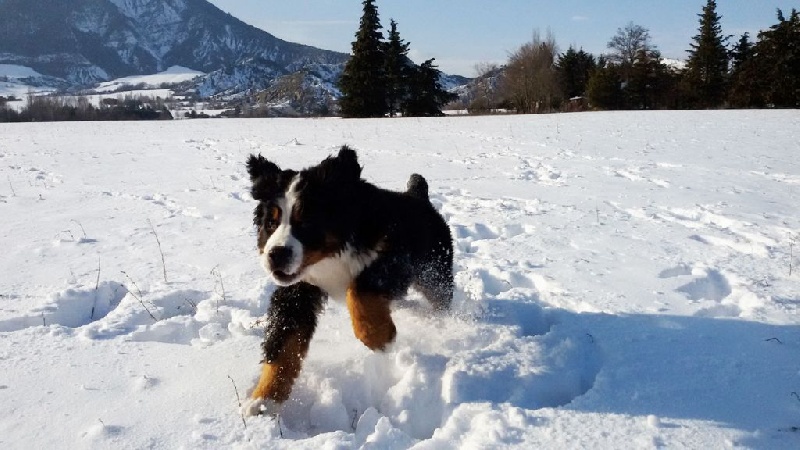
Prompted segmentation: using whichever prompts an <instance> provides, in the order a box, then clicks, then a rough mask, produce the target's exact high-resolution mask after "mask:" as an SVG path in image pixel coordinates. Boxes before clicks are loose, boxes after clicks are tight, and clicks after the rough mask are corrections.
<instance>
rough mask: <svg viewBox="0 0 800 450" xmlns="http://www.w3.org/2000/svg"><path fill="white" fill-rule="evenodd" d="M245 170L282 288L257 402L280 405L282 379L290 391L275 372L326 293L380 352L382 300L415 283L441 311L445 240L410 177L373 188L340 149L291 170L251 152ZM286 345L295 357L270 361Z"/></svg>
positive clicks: (415, 178) (446, 273)
mask: <svg viewBox="0 0 800 450" xmlns="http://www.w3.org/2000/svg"><path fill="white" fill-rule="evenodd" d="M247 170H248V172H249V174H250V179H251V181H252V195H253V198H254V199H256V200H258V202H259V203H258V205H257V206H256V208H255V210H254V217H253V222H254V224H255V226H256V227H257V229H258V239H257V241H258V249H259V253H260V254H261V255H262V256H261V257H262V263H263V265H264V266H265V269H266V270H267V271H268V272H269V273H271V274H272V276H273V278H274V279H275V281H276V282H277V284H279V285H280V286H279V287H278V288H277V289H276V290H275V292H274V294H273V296H272V301H271V304H270V308H269V312H268V315H269V321H268V325H267V328H266V337H265V340H264V343H263V350H264V362H265V371H264V374H262V379H261V381H260V382H259V386H257V388H256V391H254V393H253V397H254V399H255V400H272V401H274V402H275V403H277V404H280V403H281V402H282V401H284V400H285V399H286V398H283V397H285V396H286V395H288V393H285V394H276V393H275V392H277V391H281V392H286V389H285V387H286V383H288V389H289V390H291V383H292V382H293V378H292V379H291V380H285V379H284V378H287V377H291V376H290V375H286V376H282V375H281V374H282V373H288V372H291V371H290V370H288V369H286V368H285V367H283V366H286V365H287V364H288V365H291V366H292V367H294V365H293V364H295V363H296V364H298V365H299V364H300V360H301V359H302V357H303V356H304V354H305V351H306V350H307V348H308V342H309V341H310V340H311V338H312V336H313V333H314V329H315V328H316V323H317V315H318V314H319V313H320V311H321V309H322V305H323V302H324V300H325V298H327V297H328V296H333V297H337V296H338V297H346V300H347V303H348V307H350V308H351V309H350V312H351V317H352V320H353V328H354V331H355V332H356V335H357V336H358V337H359V339H361V340H362V341H363V342H364V343H365V344H366V345H367V346H369V347H370V348H373V349H378V350H382V349H384V348H385V345H387V344H388V343H389V342H391V340H393V339H394V336H395V331H394V324H393V323H392V321H391V318H390V317H389V316H388V314H389V310H388V306H384V302H385V303H386V305H388V302H389V301H391V300H393V299H397V298H400V297H402V296H403V295H405V293H406V291H407V290H408V288H409V287H411V286H414V287H415V288H416V289H417V290H419V291H420V292H421V293H422V294H423V295H424V296H425V297H426V299H427V300H428V301H429V302H430V303H431V304H432V305H433V307H434V308H435V309H437V310H444V309H446V308H448V306H449V305H450V301H451V298H452V294H453V273H452V265H453V241H452V237H451V235H450V230H449V228H448V226H447V224H446V223H445V221H444V219H442V217H441V216H440V215H439V213H438V212H437V211H436V209H435V208H434V207H433V206H432V205H431V203H430V200H429V198H428V185H427V182H426V181H425V179H424V178H423V177H422V176H420V175H417V174H414V175H412V176H411V178H410V179H409V182H408V187H407V190H406V191H405V192H394V191H389V190H385V189H381V188H378V187H376V186H374V185H372V184H370V183H368V182H366V181H364V180H363V179H361V166H360V165H359V163H358V159H357V155H356V152H355V151H353V150H352V149H350V148H348V147H347V146H343V147H342V148H341V149H340V151H339V153H338V155H337V156H335V157H333V156H331V157H328V158H326V159H325V160H323V161H322V162H321V163H320V164H318V165H316V166H313V167H309V168H306V169H304V170H302V171H299V172H298V171H294V170H281V169H280V168H279V167H278V166H277V165H276V164H274V163H272V162H270V161H268V160H266V159H265V158H264V157H262V156H261V155H258V156H255V155H250V157H249V158H248V160H247ZM283 209H287V210H286V211H284V210H283ZM287 214H288V216H287ZM340 299H341V300H345V298H340ZM356 316H358V317H356ZM387 321H388V324H387V323H384V322H387ZM373 322H374V323H373ZM376 330H377V331H376ZM293 339H295V340H296V342H299V345H300V350H299V351H300V352H301V353H302V354H301V355H299V356H298V358H299V359H298V360H297V361H294V360H292V361H290V363H285V362H284V363H280V362H276V361H279V360H281V358H282V357H283V358H284V359H286V358H285V356H286V354H285V353H286V351H288V350H287V349H288V348H289V347H288V344H287V342H288V341H291V340H293ZM384 341H388V342H384ZM292 342H295V341H292ZM292 348H294V347H292ZM292 351H297V350H296V349H295V350H292ZM281 361H282V360H281ZM270 364H275V367H272V368H270V367H267V366H268V365H270ZM268 369H269V370H271V372H270V374H267V372H269V370H268ZM297 370H298V371H299V366H298V369H297ZM293 376H296V374H295V375H293ZM270 377H272V378H270ZM281 383H283V384H282V385H281ZM278 385H281V386H279V387H280V389H279V388H278V387H275V386H278ZM276 390H277V391H276Z"/></svg>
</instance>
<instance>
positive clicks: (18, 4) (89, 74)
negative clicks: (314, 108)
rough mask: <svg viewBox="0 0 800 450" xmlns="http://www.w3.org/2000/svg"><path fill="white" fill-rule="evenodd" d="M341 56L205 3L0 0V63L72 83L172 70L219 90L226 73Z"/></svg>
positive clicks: (286, 68)
mask: <svg viewBox="0 0 800 450" xmlns="http://www.w3.org/2000/svg"><path fill="white" fill-rule="evenodd" d="M347 57H348V56H347V55H346V54H343V53H337V52H332V51H327V50H321V49H317V48H314V47H309V46H305V45H301V44H295V43H290V42H285V41H282V40H280V39H278V38H276V37H275V36H273V35H271V34H269V33H267V32H265V31H263V30H260V29H257V28H255V27H252V26H250V25H247V24H245V23H244V22H242V21H240V20H238V19H236V18H235V17H233V16H231V15H229V14H226V13H225V12H223V11H221V10H219V9H218V8H217V7H215V6H214V5H212V4H211V3H209V2H207V1H205V0H72V1H69V2H65V1H62V0H0V64H14V65H19V66H25V67H30V68H32V69H33V70H35V71H37V72H39V73H41V74H43V75H46V76H51V77H57V78H59V79H62V80H65V81H66V82H67V83H68V84H71V85H76V86H88V85H92V84H94V83H97V82H100V81H107V80H110V79H113V78H119V77H125V76H130V75H142V74H153V73H156V72H160V71H163V70H165V69H167V68H168V67H171V66H182V67H187V68H190V69H193V70H197V71H201V72H204V73H209V72H211V73H215V75H214V77H213V78H214V81H213V83H212V84H222V85H224V84H225V83H224V82H222V81H220V79H221V78H224V75H225V74H240V73H242V72H251V73H255V74H258V75H264V76H272V77H273V78H274V77H277V76H280V75H286V74H289V73H292V72H294V71H296V70H297V69H299V68H302V67H303V66H305V65H307V64H341V63H343V62H344V61H346V60H347ZM254 62H257V64H254Z"/></svg>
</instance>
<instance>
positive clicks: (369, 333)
mask: <svg viewBox="0 0 800 450" xmlns="http://www.w3.org/2000/svg"><path fill="white" fill-rule="evenodd" d="M389 302H390V299H389V298H388V297H387V296H386V295H381V294H378V293H367V292H364V291H359V290H358V288H356V287H355V286H351V287H350V288H349V289H348V290H347V309H348V310H349V311H350V320H352V322H353V332H354V333H355V335H356V337H357V338H358V339H359V340H360V341H361V342H363V343H364V345H366V346H367V347H369V349H370V350H380V351H383V350H386V346H387V345H389V344H390V343H391V342H392V341H394V338H395V336H396V335H397V329H396V328H395V326H394V322H393V321H392V311H391V309H390V308H389Z"/></svg>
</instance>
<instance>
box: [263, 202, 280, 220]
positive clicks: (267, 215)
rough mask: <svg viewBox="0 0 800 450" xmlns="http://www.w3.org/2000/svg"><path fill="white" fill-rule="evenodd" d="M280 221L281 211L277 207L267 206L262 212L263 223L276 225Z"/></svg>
mask: <svg viewBox="0 0 800 450" xmlns="http://www.w3.org/2000/svg"><path fill="white" fill-rule="evenodd" d="M280 221H281V209H280V208H279V207H278V206H277V205H267V207H266V208H265V210H264V223H278V222H280Z"/></svg>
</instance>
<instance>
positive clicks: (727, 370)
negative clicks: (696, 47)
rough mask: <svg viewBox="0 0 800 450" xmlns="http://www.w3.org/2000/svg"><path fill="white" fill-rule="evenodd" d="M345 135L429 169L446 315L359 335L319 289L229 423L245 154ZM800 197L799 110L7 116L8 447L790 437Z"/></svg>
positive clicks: (252, 317) (0, 297)
mask: <svg viewBox="0 0 800 450" xmlns="http://www.w3.org/2000/svg"><path fill="white" fill-rule="evenodd" d="M344 143H347V144H350V145H352V146H353V147H355V148H356V149H358V150H359V152H360V158H361V163H362V164H363V166H364V176H365V177H366V178H367V179H368V180H370V181H372V182H374V183H376V184H378V185H381V186H384V187H389V188H394V189H402V188H403V187H404V186H405V182H406V180H407V178H408V176H409V174H411V173H412V172H419V173H422V174H424V175H425V176H426V177H427V179H428V181H429V183H430V185H431V197H432V200H433V202H434V204H435V205H436V206H437V208H438V209H439V210H440V211H441V213H442V214H443V215H444V216H445V218H446V219H447V221H448V223H449V224H450V226H451V229H452V233H453V236H454V238H455V242H456V263H455V268H454V270H455V274H456V281H457V294H456V300H455V304H454V308H453V311H452V313H451V314H449V315H447V316H445V317H436V316H432V315H431V314H429V310H428V308H427V305H426V304H425V303H424V302H418V301H417V300H419V297H418V295H417V294H415V293H413V292H412V293H410V294H409V296H408V299H407V300H406V301H403V302H400V303H399V304H397V305H396V308H395V310H394V313H393V314H394V317H395V320H396V323H397V325H398V332H399V335H398V339H397V342H396V344H395V345H394V347H393V348H392V350H391V351H390V352H388V353H386V354H374V353H371V352H370V351H369V350H367V349H366V348H365V347H364V346H363V345H362V344H361V343H360V342H359V341H357V340H356V339H355V337H354V336H353V334H352V331H351V329H350V321H349V319H348V317H347V311H346V308H345V307H343V306H342V305H339V304H337V303H335V302H330V303H329V304H328V305H327V307H326V310H325V312H324V315H323V317H322V318H321V323H320V326H319V328H318V331H317V334H316V337H315V339H314V341H313V342H312V344H311V350H310V353H309V356H308V358H307V360H306V363H305V367H304V371H303V373H302V375H301V376H300V378H299V380H298V382H297V384H296V385H295V389H294V391H293V393H292V396H291V400H290V401H289V402H287V404H286V405H285V408H284V411H283V413H282V415H281V416H280V420H279V421H278V420H275V419H274V418H271V417H255V418H247V420H246V421H245V422H243V419H242V417H241V416H240V415H239V409H238V406H237V394H236V391H235V389H234V386H235V387H236V388H237V389H238V394H239V395H240V396H241V397H244V396H245V395H246V393H247V390H248V389H250V388H251V387H252V384H253V382H254V381H255V380H256V378H257V376H258V374H259V368H260V366H259V359H260V356H261V355H260V348H259V343H260V339H261V336H260V334H261V331H260V323H259V320H260V319H261V318H262V317H263V315H264V313H265V311H266V309H267V305H268V301H269V295H270V293H271V291H272V289H273V285H272V284H271V282H270V281H269V279H268V278H267V277H266V276H265V274H264V273H263V272H262V269H261V268H260V267H259V264H258V261H257V255H256V250H255V235H254V230H253V229H252V226H251V211H252V208H253V207H254V206H255V205H254V202H253V201H252V200H251V199H250V198H249V193H248V192H249V183H248V179H247V175H246V172H245V167H244V164H243V163H244V160H245V157H246V155H247V154H249V153H250V152H260V153H262V154H264V155H265V156H267V157H269V158H270V159H273V160H275V161H277V162H278V163H280V164H281V165H282V166H285V167H293V168H301V167H304V166H307V165H311V164H313V163H315V162H317V161H319V160H320V159H322V158H323V157H325V156H327V155H328V154H330V153H333V152H334V151H336V149H337V148H338V147H339V146H340V145H341V144H344ZM799 197H800V115H798V113H797V112H796V111H745V112H737V111H722V112H648V113H642V112H625V113H582V114H561V115H547V116H502V117H481V118H473V117H456V118H441V119H394V120H389V119H385V120H338V119H298V120H293V119H272V120H270V119H264V120H259V119H250V120H205V121H175V122H153V123H142V122H138V123H137V122H126V123H49V124H10V125H8V124H6V125H4V124H0V248H2V254H3V257H2V259H0V448H3V449H28V448H115V449H118V448H130V449H134V448H137V449H138V448H164V449H173V448H245V449H250V448H309V449H317V448H359V447H363V448H373V449H399V448H408V447H413V448H417V449H440V448H467V449H478V448H505V447H509V448H526V449H527V448H569V449H575V448H592V449H598V448H599V449H620V448H654V447H666V448H696V449H711V448H728V447H737V446H740V447H746V448H765V449H766V448H768V449H776V448H799V447H800V428H798V427H800V316H798V306H800V198H799ZM157 238H158V241H157ZM159 246H160V247H161V250H162V251H163V264H162V257H161V254H160V252H159ZM790 271H792V273H791V274H790ZM164 272H165V273H166V275H165V273H164ZM165 277H166V279H165Z"/></svg>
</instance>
